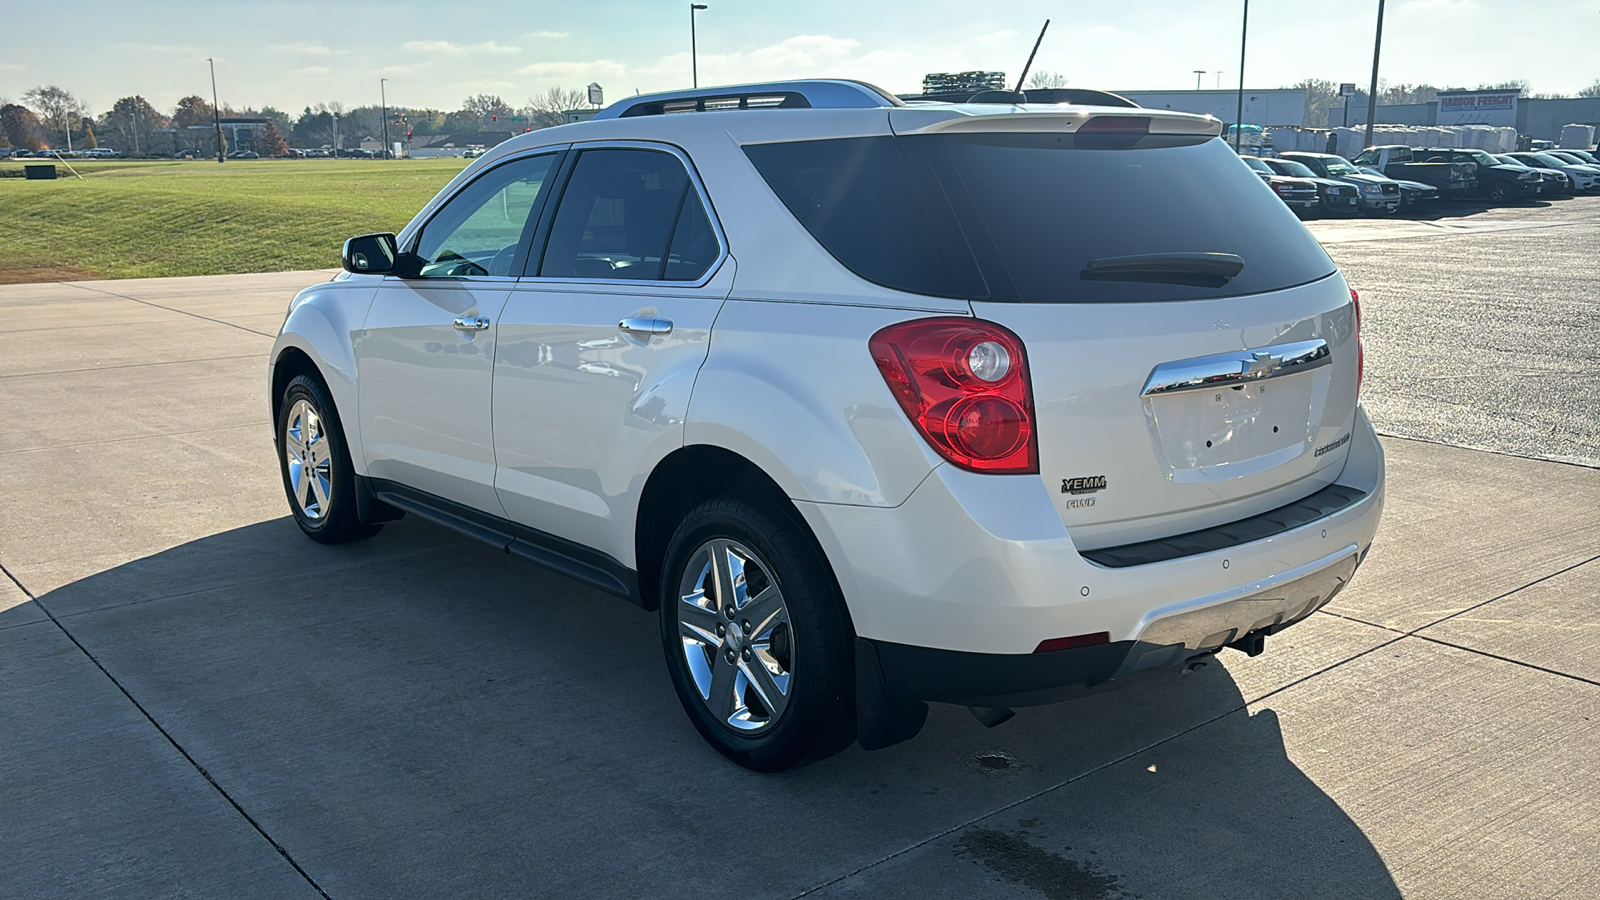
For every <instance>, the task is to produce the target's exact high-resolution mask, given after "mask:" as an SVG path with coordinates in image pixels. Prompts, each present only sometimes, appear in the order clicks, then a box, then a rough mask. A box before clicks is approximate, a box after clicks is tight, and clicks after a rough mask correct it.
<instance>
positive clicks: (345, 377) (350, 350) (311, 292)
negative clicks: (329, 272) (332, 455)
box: [267, 275, 379, 474]
mask: <svg viewBox="0 0 1600 900" xmlns="http://www.w3.org/2000/svg"><path fill="white" fill-rule="evenodd" d="M378 278H379V276H366V275H356V276H351V277H349V278H346V279H344V280H340V281H330V282H328V283H326V284H318V285H314V286H312V287H308V288H306V289H305V290H303V291H301V292H300V293H299V294H297V295H296V296H295V298H294V301H293V302H292V303H290V305H289V315H288V317H287V318H285V319H284V322H283V327H282V328H281V329H280V330H279V332H278V339H277V340H276V341H274V342H273V344H272V356H271V358H270V361H269V363H268V365H267V390H268V391H269V394H270V391H271V390H272V383H273V374H274V372H275V370H276V369H277V364H278V360H280V359H282V358H283V354H284V352H285V351H287V350H289V349H290V348H294V349H295V350H298V351H300V352H301V353H304V354H305V355H306V356H307V357H309V358H310V359H311V362H312V364H313V365H315V366H316V367H317V372H318V373H319V374H321V376H322V380H323V382H324V383H326V384H327V385H328V392H329V393H330V394H332V395H333V402H334V404H335V405H336V406H337V407H338V410H339V421H340V423H341V424H342V425H343V426H344V435H345V440H346V441H347V442H348V443H349V448H350V462H351V463H352V465H353V466H354V468H355V470H356V472H357V473H360V474H365V473H366V454H365V453H363V452H362V450H361V448H362V446H363V445H362V443H361V416H360V415H359V414H358V410H357V397H358V396H359V395H358V393H357V390H356V382H357V372H356V363H355V349H354V348H355V341H354V335H355V332H357V331H359V330H360V328H361V326H362V323H364V322H365V321H366V317H367V309H368V308H369V307H370V306H371V305H372V299H373V297H375V296H377V292H378V283H379V281H378ZM267 399H268V403H269V404H271V408H272V409H273V411H274V413H276V408H277V402H278V398H277V397H272V396H269V397H268V398H267Z"/></svg>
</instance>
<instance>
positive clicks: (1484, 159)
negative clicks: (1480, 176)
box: [1462, 150, 1500, 166]
mask: <svg viewBox="0 0 1600 900" xmlns="http://www.w3.org/2000/svg"><path fill="white" fill-rule="evenodd" d="M1462 152H1463V153H1465V154H1467V155H1468V156H1470V157H1472V161H1473V162H1475V163H1477V164H1478V165H1480V166H1498V165H1500V162H1499V160H1497V159H1495V158H1494V157H1492V156H1490V155H1489V154H1487V153H1485V152H1483V151H1482V150H1463V151H1462Z"/></svg>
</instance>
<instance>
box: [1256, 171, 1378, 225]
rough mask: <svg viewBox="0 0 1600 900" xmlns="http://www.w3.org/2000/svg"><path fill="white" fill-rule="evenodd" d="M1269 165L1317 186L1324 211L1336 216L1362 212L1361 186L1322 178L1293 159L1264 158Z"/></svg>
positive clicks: (1280, 173) (1282, 172) (1279, 172)
mask: <svg viewBox="0 0 1600 900" xmlns="http://www.w3.org/2000/svg"><path fill="white" fill-rule="evenodd" d="M1261 161H1262V162H1264V163H1266V164H1267V167H1268V168H1270V169H1271V170H1272V171H1274V172H1276V173H1277V174H1279V175H1287V176H1289V177H1290V178H1299V179H1301V180H1304V181H1309V182H1311V183H1312V184H1314V185H1316V186H1317V197H1318V199H1319V200H1321V201H1322V211H1323V212H1324V213H1327V214H1329V215H1334V216H1353V215H1356V214H1357V213H1359V212H1361V195H1360V192H1359V188H1357V187H1356V186H1355V185H1353V184H1347V183H1345V182H1343V181H1338V180H1336V179H1333V178H1322V177H1321V176H1319V175H1317V173H1315V172H1313V171H1311V170H1310V169H1308V168H1306V167H1305V166H1304V165H1302V164H1300V163H1298V162H1295V161H1294V160H1292V159H1279V158H1272V159H1268V158H1262V160H1261Z"/></svg>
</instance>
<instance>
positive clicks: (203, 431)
mask: <svg viewBox="0 0 1600 900" xmlns="http://www.w3.org/2000/svg"><path fill="white" fill-rule="evenodd" d="M271 424H272V423H271V422H241V423H239V424H237V425H218V426H217V427H215V428H196V429H195V430H193V431H170V432H165V433H162V434H136V435H131V436H129V437H119V438H105V439H104V440H99V441H79V442H78V443H76V444H53V445H51V446H49V447H22V448H20V449H17V450H0V456H11V455H13V454H17V453H43V452H45V451H46V450H68V449H71V448H73V447H94V446H98V445H100V444H124V443H127V442H128V441H143V440H149V439H150V438H168V437H186V436H188V435H191V434H210V433H212V432H214V431H232V430H234V429H236V428H260V427H261V426H263V425H271Z"/></svg>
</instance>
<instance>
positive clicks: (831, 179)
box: [744, 133, 1334, 303]
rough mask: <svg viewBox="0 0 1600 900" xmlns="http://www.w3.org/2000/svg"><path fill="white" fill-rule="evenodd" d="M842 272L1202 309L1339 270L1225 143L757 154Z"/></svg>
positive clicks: (1155, 138) (790, 148) (886, 281)
mask: <svg viewBox="0 0 1600 900" xmlns="http://www.w3.org/2000/svg"><path fill="white" fill-rule="evenodd" d="M744 150H745V154H746V155H747V156H749V158H750V160H751V162H752V163H754V164H755V167H756V169H757V170H758V171H759V172H760V173H761V175H762V177H763V178H764V179H766V181H767V184H768V185H770V186H771V187H772V190H773V192H774V193H776V194H777V195H778V197H779V199H781V200H782V201H783V203H784V205H785V206H787V207H788V208H789V210H790V212H792V213H793V214H794V216H795V218H796V219H798V220H799V221H800V223H801V224H802V225H804V226H805V228H806V230H807V231H809V232H810V233H811V234H812V236H813V237H815V238H816V239H817V242H818V243H820V244H821V245H822V246H823V247H824V248H825V249H826V250H827V251H828V252H829V253H830V254H832V255H833V256H834V258H835V259H837V260H838V261H839V262H840V263H841V264H843V265H844V266H845V267H847V268H849V269H850V270H851V271H853V272H855V273H856V274H857V275H859V276H861V277H862V278H865V279H867V280H868V281H872V282H875V283H877V284H881V285H884V286H885V287H890V288H895V289H897V290H906V291H913V292H916V293H925V294H932V295H935V296H944V297H965V298H970V299H975V300H977V299H986V300H996V301H1002V302H1024V303H1118V302H1147V301H1152V302H1153V301H1168V300H1198V299H1209V298H1214V297H1229V296H1238V295H1242V294H1255V293H1263V292H1266V291H1276V290H1282V289H1284V288H1288V287H1293V286H1295V285H1298V284H1304V283H1307V282H1310V281H1315V280H1317V279H1319V278H1323V277H1326V276H1327V275H1330V274H1332V273H1333V271H1334V268H1333V263H1332V261H1331V260H1330V259H1328V255H1327V254H1326V253H1324V252H1323V251H1322V247H1321V245H1319V244H1318V243H1317V241H1316V239H1315V238H1313V237H1312V236H1311V234H1310V233H1309V232H1308V231H1306V229H1305V227H1304V226H1302V225H1301V224H1300V222H1299V220H1297V219H1296V218H1295V216H1294V214H1293V213H1292V212H1290V211H1289V209H1288V207H1286V206H1285V205H1284V204H1283V202H1282V201H1280V200H1279V199H1278V197H1277V196H1276V195H1275V194H1274V193H1273V192H1272V191H1271V190H1269V189H1268V188H1267V187H1266V185H1265V184H1264V183H1263V182H1262V180H1261V179H1260V178H1259V177H1258V176H1256V175H1255V174H1254V173H1253V172H1251V171H1250V169H1249V168H1247V167H1246V166H1241V165H1239V157H1238V156H1237V155H1235V154H1234V152H1233V150H1231V149H1230V148H1229V147H1228V145H1227V144H1224V143H1223V142H1222V141H1221V140H1220V139H1218V138H1210V137H1200V136H1192V135H1160V134H1131V135H1129V134H1091V135H1075V134H1060V133H1041V134H1016V133H1000V134H970V133H967V134H963V133H956V134H931V135H912V136H906V137H899V138H894V137H887V136H886V137H867V138H845V139H838V140H820V141H800V142H789V143H775V144H752V145H747V146H746V147H745V148H744ZM1153 254H1187V255H1208V256H1209V255H1216V254H1233V255H1234V256H1237V257H1239V258H1240V259H1242V260H1243V261H1244V262H1243V269H1242V270H1239V271H1238V272H1237V273H1236V274H1234V275H1232V276H1230V278H1228V279H1221V280H1219V281H1218V282H1217V283H1210V284H1191V283H1182V284H1174V283H1165V282H1152V281H1148V280H1137V281H1135V280H1108V279H1106V278H1104V277H1100V276H1101V275H1103V273H1100V274H1099V275H1097V271H1096V270H1093V268H1092V267H1093V265H1094V264H1098V263H1103V262H1105V261H1106V260H1108V259H1127V258H1130V257H1135V256H1147V255H1153Z"/></svg>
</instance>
